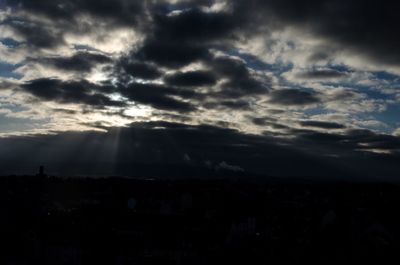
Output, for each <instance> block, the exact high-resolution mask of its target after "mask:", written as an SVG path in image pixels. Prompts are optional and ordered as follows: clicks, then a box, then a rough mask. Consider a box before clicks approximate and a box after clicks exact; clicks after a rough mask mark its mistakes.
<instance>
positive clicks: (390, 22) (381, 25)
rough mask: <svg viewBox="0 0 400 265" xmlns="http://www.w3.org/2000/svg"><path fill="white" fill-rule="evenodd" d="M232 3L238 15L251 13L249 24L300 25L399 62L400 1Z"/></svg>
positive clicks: (270, 0)
mask: <svg viewBox="0 0 400 265" xmlns="http://www.w3.org/2000/svg"><path fill="white" fill-rule="evenodd" d="M233 5H234V10H236V12H237V14H238V15H239V16H242V17H243V16H244V17H252V20H253V25H254V24H256V23H257V22H258V23H259V25H269V27H276V26H281V27H283V26H287V25H295V26H298V27H303V28H306V29H309V30H311V31H313V32H314V33H315V34H317V35H319V36H322V37H325V38H327V39H328V40H329V41H333V42H334V43H336V44H339V45H341V46H342V47H344V48H346V49H350V50H351V51H353V52H355V53H358V54H363V55H365V56H367V57H370V58H372V59H374V60H376V61H380V62H384V63H389V64H396V65H398V64H399V63H400V53H399V52H397V50H398V49H396V47H398V46H399V45H400V37H399V36H400V34H399V29H398V28H397V27H394V25H396V24H397V20H398V14H397V10H398V9H399V8H400V4H399V3H397V2H395V1H389V0H384V1H380V2H379V4H378V3H377V2H376V1H374V0H366V1H365V0H355V1H351V2H349V1H346V0H322V1H321V0H309V1H306V2H304V1H296V0H283V1H274V0H267V1H264V0H263V1H261V0H250V1H247V0H246V1H244V0H243V1H235V2H234V3H233ZM338 18H340V19H338ZM261 21H264V23H261Z"/></svg>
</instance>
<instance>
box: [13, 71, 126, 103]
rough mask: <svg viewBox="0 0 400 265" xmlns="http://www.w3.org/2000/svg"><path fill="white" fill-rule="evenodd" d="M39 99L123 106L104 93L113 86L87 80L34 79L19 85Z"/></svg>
mask: <svg viewBox="0 0 400 265" xmlns="http://www.w3.org/2000/svg"><path fill="white" fill-rule="evenodd" d="M20 88H21V89H22V90H23V91H25V92H28V93H30V94H32V95H34V96H35V97H37V98H39V99H40V100H44V101H55V102H59V103H77V104H86V105H91V106H95V107H106V106H124V105H125V103H124V102H120V101H115V100H112V99H110V98H109V97H107V96H106V95H104V94H103V93H104V92H112V91H113V90H114V88H112V87H107V86H99V85H95V84H92V83H90V82H87V81H84V80H82V81H69V82H65V81H61V80H58V79H47V78H42V79H36V80H32V81H30V82H28V83H26V84H23V85H21V86H20Z"/></svg>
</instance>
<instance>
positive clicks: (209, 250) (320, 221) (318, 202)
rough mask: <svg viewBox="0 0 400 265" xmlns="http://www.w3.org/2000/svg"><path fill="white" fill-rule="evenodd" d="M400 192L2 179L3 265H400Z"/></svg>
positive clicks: (383, 187) (333, 186) (370, 187)
mask: <svg viewBox="0 0 400 265" xmlns="http://www.w3.org/2000/svg"><path fill="white" fill-rule="evenodd" d="M399 206H400V187H399V186H397V185H389V184H372V183H369V184H360V183H358V184H356V183H353V184H352V183H333V182H329V183H316V182H309V181H308V182H307V183H302V184H301V183H293V182H290V181H287V182H286V183H284V182H277V181H264V182H263V183H260V182H258V183H255V182H248V181H239V180H229V181H227V180H224V181H222V180H214V181H210V180H208V181H197V180H190V181H189V180H186V181H184V180H179V181H178V180H176V181H166V180H164V181H160V180H138V179H136V180H133V179H122V178H107V179H84V178H79V179H61V178H48V177H37V176H36V177H29V176H25V177H15V176H14V177H2V178H0V211H1V217H0V236H1V241H2V242H3V243H5V244H4V245H3V246H2V247H1V250H0V253H3V254H1V257H0V264H4V265H9V264H43V265H46V264H51V265H64V264H65V265H66V264H71V265H72V264H74V265H75V264H96V265H97V264H98V265H101V264H107V265H111V264H121V265H122V264H164V265H165V264H324V265H325V264H380V265H382V264H400V263H399V262H400V241H399V239H400V217H399V216H400V215H399V214H398V213H399V211H400V207H399Z"/></svg>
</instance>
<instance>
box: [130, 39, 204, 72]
mask: <svg viewBox="0 0 400 265" xmlns="http://www.w3.org/2000/svg"><path fill="white" fill-rule="evenodd" d="M134 56H135V57H136V58H138V59H140V60H143V61H150V62H155V63H157V64H159V65H162V66H166V67H172V68H178V67H182V66H185V65H188V64H190V63H192V62H195V61H199V60H202V59H206V58H208V57H209V56H210V53H209V51H208V49H207V48H205V47H203V46H200V45H195V44H193V45H189V44H184V43H179V42H176V43H175V42H163V41H162V40H158V39H149V40H147V41H146V42H145V43H144V45H143V47H142V48H141V49H140V50H139V51H138V52H137V53H136V54H135V55H134Z"/></svg>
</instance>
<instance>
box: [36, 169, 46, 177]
mask: <svg viewBox="0 0 400 265" xmlns="http://www.w3.org/2000/svg"><path fill="white" fill-rule="evenodd" d="M37 176H39V177H45V176H46V174H44V166H40V167H39V173H38V174H37Z"/></svg>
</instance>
